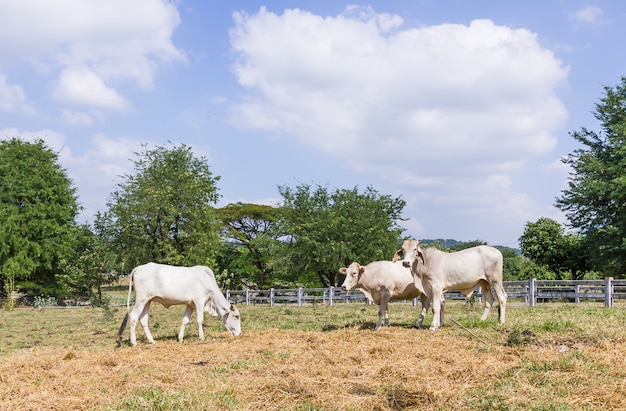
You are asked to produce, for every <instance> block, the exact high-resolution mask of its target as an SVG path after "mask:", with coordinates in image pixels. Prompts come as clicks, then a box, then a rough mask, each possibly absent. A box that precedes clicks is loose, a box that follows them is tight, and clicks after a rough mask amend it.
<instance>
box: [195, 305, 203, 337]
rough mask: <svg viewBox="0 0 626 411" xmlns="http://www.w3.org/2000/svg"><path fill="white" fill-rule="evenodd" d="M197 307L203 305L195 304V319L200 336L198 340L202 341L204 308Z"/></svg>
mask: <svg viewBox="0 0 626 411" xmlns="http://www.w3.org/2000/svg"><path fill="white" fill-rule="evenodd" d="M198 307H203V305H201V304H196V321H197V322H198V337H200V341H204V330H203V329H202V323H203V322H204V310H202V308H200V309H198Z"/></svg>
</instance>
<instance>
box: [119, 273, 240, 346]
mask: <svg viewBox="0 0 626 411" xmlns="http://www.w3.org/2000/svg"><path fill="white" fill-rule="evenodd" d="M133 284H134V285H135V306H134V307H133V310H132V311H130V295H131V291H132V288H133ZM153 301H156V302H158V303H161V304H163V306H164V307H165V308H169V307H170V306H172V305H180V304H184V305H186V306H187V309H186V310H185V314H184V315H183V323H182V326H181V327H180V332H179V334H178V340H179V341H181V342H182V341H183V337H184V335H185V326H186V325H187V323H189V318H190V317H191V313H192V312H193V310H194V309H195V310H196V320H197V322H198V335H199V337H200V340H204V331H203V329H202V322H203V320H204V312H205V311H206V312H208V313H209V314H211V315H213V316H217V317H220V318H221V319H222V321H223V322H224V325H225V326H226V329H227V330H228V331H229V332H230V333H231V334H232V335H239V334H241V321H240V317H239V310H238V309H237V307H235V306H234V305H233V304H230V303H229V302H228V301H227V300H226V297H224V294H222V292H221V291H220V289H219V287H218V286H217V282H216V281H215V276H214V275H213V271H212V270H211V269H210V268H208V267H203V266H195V267H175V266H170V265H164V264H156V263H148V264H144V265H140V266H138V267H136V268H135V269H134V270H133V271H132V272H131V273H130V279H129V284H128V302H127V312H126V315H125V316H124V320H123V321H122V325H121V326H120V329H119V332H118V337H117V345H118V346H120V345H121V343H122V333H123V332H124V329H125V328H126V322H127V321H128V319H129V318H130V343H131V344H132V345H133V346H135V345H137V336H136V333H135V328H136V326H137V321H139V322H141V326H142V327H143V331H144V333H145V334H146V338H147V339H148V342H150V343H154V338H152V334H151V333H150V330H149V329H148V313H149V311H150V303H152V302H153Z"/></svg>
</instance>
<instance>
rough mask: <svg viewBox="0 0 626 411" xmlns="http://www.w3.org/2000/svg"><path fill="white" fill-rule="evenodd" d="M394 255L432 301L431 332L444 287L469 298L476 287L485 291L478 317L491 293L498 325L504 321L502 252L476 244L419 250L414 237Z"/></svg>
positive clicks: (490, 303) (490, 302) (505, 296)
mask: <svg viewBox="0 0 626 411" xmlns="http://www.w3.org/2000/svg"><path fill="white" fill-rule="evenodd" d="M398 258H404V260H403V264H404V266H405V267H410V268H411V272H412V274H413V278H414V280H415V283H416V286H417V287H421V289H423V290H424V293H425V294H426V296H427V297H428V298H430V299H431V300H432V305H433V315H434V318H433V323H432V325H431V326H430V330H431V331H435V330H436V329H437V328H438V327H439V311H440V309H441V307H442V305H443V302H444V297H443V292H444V291H445V290H457V291H460V292H461V293H463V294H464V295H465V297H466V298H469V297H470V296H471V295H472V293H473V292H474V289H476V288H477V287H478V286H481V287H482V289H483V290H484V291H485V311H484V313H483V315H482V317H481V318H480V319H481V320H486V319H487V316H488V315H489V311H490V310H491V305H492V304H493V301H494V296H493V292H495V294H496V296H497V298H498V301H499V303H500V304H499V307H498V308H499V312H500V318H499V320H500V324H504V317H505V312H506V299H507V295H506V292H505V291H504V287H503V285H502V253H501V252H500V251H499V250H498V249H496V248H493V247H489V246H486V245H480V246H478V247H472V248H468V249H465V250H461V251H457V252H454V253H445V252H443V251H440V250H437V249H436V248H434V247H430V248H424V249H423V248H422V247H420V244H419V241H418V240H405V241H404V243H403V244H402V248H401V249H400V250H398V251H397V252H396V254H395V255H394V257H393V261H396V260H397V259H398Z"/></svg>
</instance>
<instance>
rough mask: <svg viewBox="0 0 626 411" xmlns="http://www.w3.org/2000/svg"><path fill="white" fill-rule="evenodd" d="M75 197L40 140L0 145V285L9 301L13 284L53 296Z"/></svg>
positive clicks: (68, 238) (53, 155)
mask: <svg viewBox="0 0 626 411" xmlns="http://www.w3.org/2000/svg"><path fill="white" fill-rule="evenodd" d="M75 192H76V189H75V188H74V187H72V182H71V180H70V179H69V178H68V177H67V174H66V172H65V170H64V169H63V168H61V166H60V165H59V164H58V155H57V154H56V153H55V152H53V151H52V150H50V149H49V148H48V147H47V146H46V145H45V144H44V142H43V141H42V140H38V141H36V142H33V143H30V142H25V141H21V140H19V139H16V138H13V139H10V140H4V141H1V142H0V216H2V217H0V282H1V283H2V284H1V285H2V290H3V291H4V292H6V293H7V294H8V295H9V296H10V295H11V293H12V292H13V291H14V290H15V288H16V287H17V286H18V285H19V286H20V287H22V288H23V289H29V290H30V291H31V292H33V293H35V294H55V293H56V291H58V290H57V284H56V280H55V276H54V274H55V272H56V271H57V268H58V262H59V260H60V259H61V258H63V257H64V256H66V255H67V254H68V253H69V252H71V247H72V241H71V240H72V239H71V231H72V228H73V227H74V224H75V223H74V219H75V218H76V215H77V213H78V210H79V205H78V202H77V197H76V194H75ZM12 304H13V301H12V299H11V298H9V299H8V306H9V308H11V307H12Z"/></svg>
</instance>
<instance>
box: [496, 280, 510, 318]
mask: <svg viewBox="0 0 626 411" xmlns="http://www.w3.org/2000/svg"><path fill="white" fill-rule="evenodd" d="M493 291H495V293H496V297H498V312H499V313H500V316H499V321H500V324H504V320H505V316H506V298H507V295H506V291H504V287H502V284H499V283H498V284H494V285H493Z"/></svg>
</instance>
